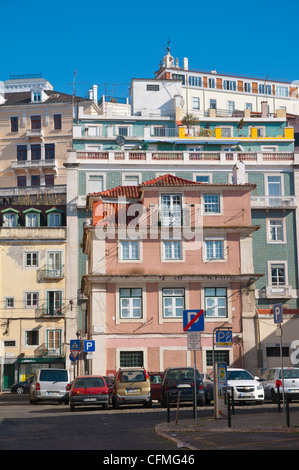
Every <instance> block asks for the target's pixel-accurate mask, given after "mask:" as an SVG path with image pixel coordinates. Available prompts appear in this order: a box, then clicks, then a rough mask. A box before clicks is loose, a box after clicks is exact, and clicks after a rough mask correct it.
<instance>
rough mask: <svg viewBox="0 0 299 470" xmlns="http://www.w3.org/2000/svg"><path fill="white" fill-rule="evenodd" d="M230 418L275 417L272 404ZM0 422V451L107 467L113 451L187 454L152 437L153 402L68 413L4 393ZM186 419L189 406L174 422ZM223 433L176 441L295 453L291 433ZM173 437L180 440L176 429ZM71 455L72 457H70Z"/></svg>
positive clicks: (162, 417)
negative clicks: (60, 455) (89, 455)
mask: <svg viewBox="0 0 299 470" xmlns="http://www.w3.org/2000/svg"><path fill="white" fill-rule="evenodd" d="M292 408H293V410H294V411H293V412H294V413H295V411H296V414H297V411H298V409H299V403H298V402H296V403H292ZM236 413H237V416H238V420H242V419H243V418H242V416H244V417H245V416H248V415H249V414H250V415H252V417H253V418H254V419H256V420H257V421H260V422H262V420H263V415H264V416H265V415H266V414H267V415H269V413H270V414H272V413H273V414H276V413H277V406H276V405H273V404H272V403H265V404H264V405H259V406H255V405H248V406H246V405H242V406H239V407H237V408H236ZM198 416H199V418H211V417H212V416H213V406H206V407H199V408H198ZM294 417H295V414H294ZM170 418H171V423H175V418H176V407H175V406H173V407H171V412H170ZM0 419H1V421H0V422H1V426H0V449H1V450H21V451H24V450H94V451H99V452H98V453H97V455H98V457H99V458H100V457H101V458H103V459H104V458H107V459H108V460H107V464H108V463H109V464H111V459H113V458H116V456H119V455H120V454H119V451H121V455H127V453H128V452H130V451H132V452H131V454H132V455H146V453H147V452H148V451H152V453H151V454H155V453H158V455H170V454H171V453H175V454H178V453H179V454H180V455H182V452H183V455H185V454H186V455H187V454H188V455H190V450H189V449H188V448H185V449H178V445H177V443H176V442H173V441H172V440H170V439H166V438H163V437H161V436H159V435H158V434H157V433H156V432H155V427H156V426H157V425H159V424H161V423H166V421H167V413H166V409H165V408H161V406H160V405H159V404H158V403H157V402H154V404H153V408H151V409H147V408H143V407H140V406H137V405H136V406H134V405H131V406H124V407H121V408H120V409H119V410H114V409H113V408H110V409H109V410H102V409H101V408H88V407H87V408H79V409H77V410H76V411H75V412H73V413H72V412H70V409H69V406H66V405H59V404H58V403H56V402H53V403H49V402H48V403H42V404H39V405H29V397H28V395H15V394H10V393H4V394H2V395H0ZM192 419H193V409H192V407H189V406H186V405H185V406H182V408H181V409H180V411H179V423H183V422H184V420H192ZM282 419H283V417H282ZM234 420H236V418H234V417H233V425H234V422H235V421H234ZM294 424H295V422H294ZM296 427H297V426H296ZM227 431H228V430H226V429H224V430H223V431H221V432H219V431H215V432H209V431H207V430H206V431H199V432H196V433H193V434H192V433H189V435H188V433H187V434H186V433H184V434H182V439H185V442H189V441H188V438H190V439H193V442H194V439H195V440H196V448H197V449H199V450H240V449H242V450H253V449H263V450H267V449H268V450H270V449H273V447H275V449H276V450H279V449H280V450H281V449H298V446H299V433H298V432H297V430H296V429H290V432H286V431H275V432H274V431H273V432H269V431H265V432H263V431H261V432H258V433H254V432H250V431H248V432H246V429H244V432H234V429H232V430H231V431H230V432H227ZM294 431H296V432H294ZM174 435H177V437H178V438H180V437H181V436H180V431H179V427H178V430H177V431H176V433H175V434H174ZM142 451H144V452H143V453H142ZM74 455H76V454H74ZM74 455H73V454H72V458H76V457H74ZM198 456H199V454H197V457H198ZM15 457H17V455H15ZM109 459H110V460H109ZM195 460H196V459H195ZM115 463H117V462H114V463H113V464H115ZM189 463H190V462H189ZM131 466H132V465H131Z"/></svg>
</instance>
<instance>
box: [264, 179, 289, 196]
mask: <svg viewBox="0 0 299 470" xmlns="http://www.w3.org/2000/svg"><path fill="white" fill-rule="evenodd" d="M269 176H270V177H271V176H276V177H277V176H279V177H280V187H281V194H280V195H278V196H273V195H272V196H271V195H270V194H269V186H268V177H269ZM264 184H265V194H266V196H270V197H273V198H275V197H277V198H279V197H282V196H284V177H283V173H265V175H264Z"/></svg>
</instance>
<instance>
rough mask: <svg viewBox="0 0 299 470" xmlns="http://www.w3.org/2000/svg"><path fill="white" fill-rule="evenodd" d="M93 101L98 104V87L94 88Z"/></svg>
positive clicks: (94, 86)
mask: <svg viewBox="0 0 299 470" xmlns="http://www.w3.org/2000/svg"><path fill="white" fill-rule="evenodd" d="M92 95H93V101H95V102H96V103H97V102H98V85H93V86H92Z"/></svg>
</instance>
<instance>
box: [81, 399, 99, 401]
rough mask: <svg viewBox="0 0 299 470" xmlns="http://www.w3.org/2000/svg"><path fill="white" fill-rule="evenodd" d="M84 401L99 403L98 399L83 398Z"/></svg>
mask: <svg viewBox="0 0 299 470" xmlns="http://www.w3.org/2000/svg"><path fill="white" fill-rule="evenodd" d="M83 401H97V399H96V398H83Z"/></svg>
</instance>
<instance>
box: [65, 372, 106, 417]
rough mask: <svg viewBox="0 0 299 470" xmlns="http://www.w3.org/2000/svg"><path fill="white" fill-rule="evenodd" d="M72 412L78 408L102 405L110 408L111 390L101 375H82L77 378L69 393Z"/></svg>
mask: <svg viewBox="0 0 299 470" xmlns="http://www.w3.org/2000/svg"><path fill="white" fill-rule="evenodd" d="M69 403H70V410H71V411H75V407H77V406H90V405H92V406H98V405H102V407H103V408H104V410H107V409H108V407H109V390H108V387H107V384H106V382H105V379H104V378H103V377H102V376H100V375H82V376H80V377H76V378H75V380H74V381H73V383H72V385H71V388H70V392H69Z"/></svg>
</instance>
